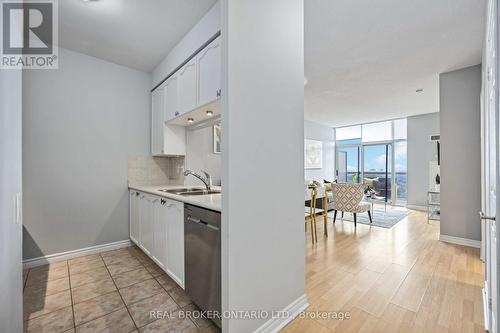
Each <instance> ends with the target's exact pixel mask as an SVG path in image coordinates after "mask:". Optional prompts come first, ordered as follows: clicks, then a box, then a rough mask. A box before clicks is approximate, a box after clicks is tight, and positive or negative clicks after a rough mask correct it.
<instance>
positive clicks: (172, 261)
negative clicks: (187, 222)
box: [166, 199, 184, 289]
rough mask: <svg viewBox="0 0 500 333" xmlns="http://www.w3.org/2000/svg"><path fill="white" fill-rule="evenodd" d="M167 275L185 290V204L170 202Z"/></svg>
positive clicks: (167, 204) (168, 210) (167, 205)
mask: <svg viewBox="0 0 500 333" xmlns="http://www.w3.org/2000/svg"><path fill="white" fill-rule="evenodd" d="M166 207H167V211H166V214H167V274H168V275H169V276H170V277H171V278H172V279H173V280H174V281H175V282H177V284H178V285H179V286H181V287H182V288H183V289H184V204H183V203H182V202H178V201H173V200H168V199H167V203H166Z"/></svg>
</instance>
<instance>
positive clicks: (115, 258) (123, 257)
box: [102, 252, 137, 266]
mask: <svg viewBox="0 0 500 333" xmlns="http://www.w3.org/2000/svg"><path fill="white" fill-rule="evenodd" d="M102 260H104V263H105V264H106V265H108V266H109V265H115V264H121V263H127V262H128V261H134V260H137V258H136V257H134V256H133V255H132V254H130V253H129V252H123V253H120V254H116V255H112V256H106V257H102Z"/></svg>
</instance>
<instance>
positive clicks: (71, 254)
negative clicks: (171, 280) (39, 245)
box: [23, 239, 131, 268]
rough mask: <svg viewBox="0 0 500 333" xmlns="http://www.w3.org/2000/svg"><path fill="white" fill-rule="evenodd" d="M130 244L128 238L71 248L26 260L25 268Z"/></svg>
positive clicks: (24, 262)
mask: <svg viewBox="0 0 500 333" xmlns="http://www.w3.org/2000/svg"><path fill="white" fill-rule="evenodd" d="M130 245H131V243H130V240H129V239H126V240H122V241H118V242H114V243H108V244H102V245H96V246H91V247H86V248H83V249H78V250H71V251H66V252H60V253H54V254H49V255H47V256H43V257H38V258H32V259H27V260H24V261H23V267H24V268H32V267H36V266H41V265H46V264H50V263H53V262H57V261H62V260H68V259H73V258H77V257H82V256H87V255H89V254H95V253H100V252H106V251H111V250H117V249H120V248H122V247H127V246H130Z"/></svg>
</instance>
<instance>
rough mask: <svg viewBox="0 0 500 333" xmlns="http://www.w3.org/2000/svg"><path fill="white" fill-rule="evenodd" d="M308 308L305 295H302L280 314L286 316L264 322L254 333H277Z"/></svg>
mask: <svg viewBox="0 0 500 333" xmlns="http://www.w3.org/2000/svg"><path fill="white" fill-rule="evenodd" d="M308 306H309V303H307V297H306V295H305V294H304V295H302V296H300V297H299V298H297V299H296V300H295V301H293V302H292V303H290V304H289V305H287V306H286V307H285V308H284V309H283V310H282V311H281V314H287V316H279V317H278V318H271V319H270V320H268V321H266V322H265V323H264V324H262V326H260V327H259V328H257V329H256V330H255V331H254V333H276V332H279V331H280V330H281V329H282V328H283V327H285V325H286V324H288V323H289V322H291V321H292V320H293V319H294V318H295V317H297V316H298V315H299V314H300V313H301V312H302V311H304V310H305V309H306V308H307V307H308Z"/></svg>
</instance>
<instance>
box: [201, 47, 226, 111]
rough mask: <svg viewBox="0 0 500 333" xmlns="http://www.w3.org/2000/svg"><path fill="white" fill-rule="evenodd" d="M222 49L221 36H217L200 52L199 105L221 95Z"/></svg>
mask: <svg viewBox="0 0 500 333" xmlns="http://www.w3.org/2000/svg"><path fill="white" fill-rule="evenodd" d="M220 49H221V47H220V38H217V39H216V40H214V41H213V42H212V43H210V44H209V45H208V46H207V47H206V48H204V49H203V50H202V51H201V52H200V53H199V54H198V57H197V60H198V73H199V75H198V105H200V106H201V105H205V104H207V103H210V102H212V101H214V100H216V99H218V98H219V97H220V86H221V84H220V77H221V51H220Z"/></svg>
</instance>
